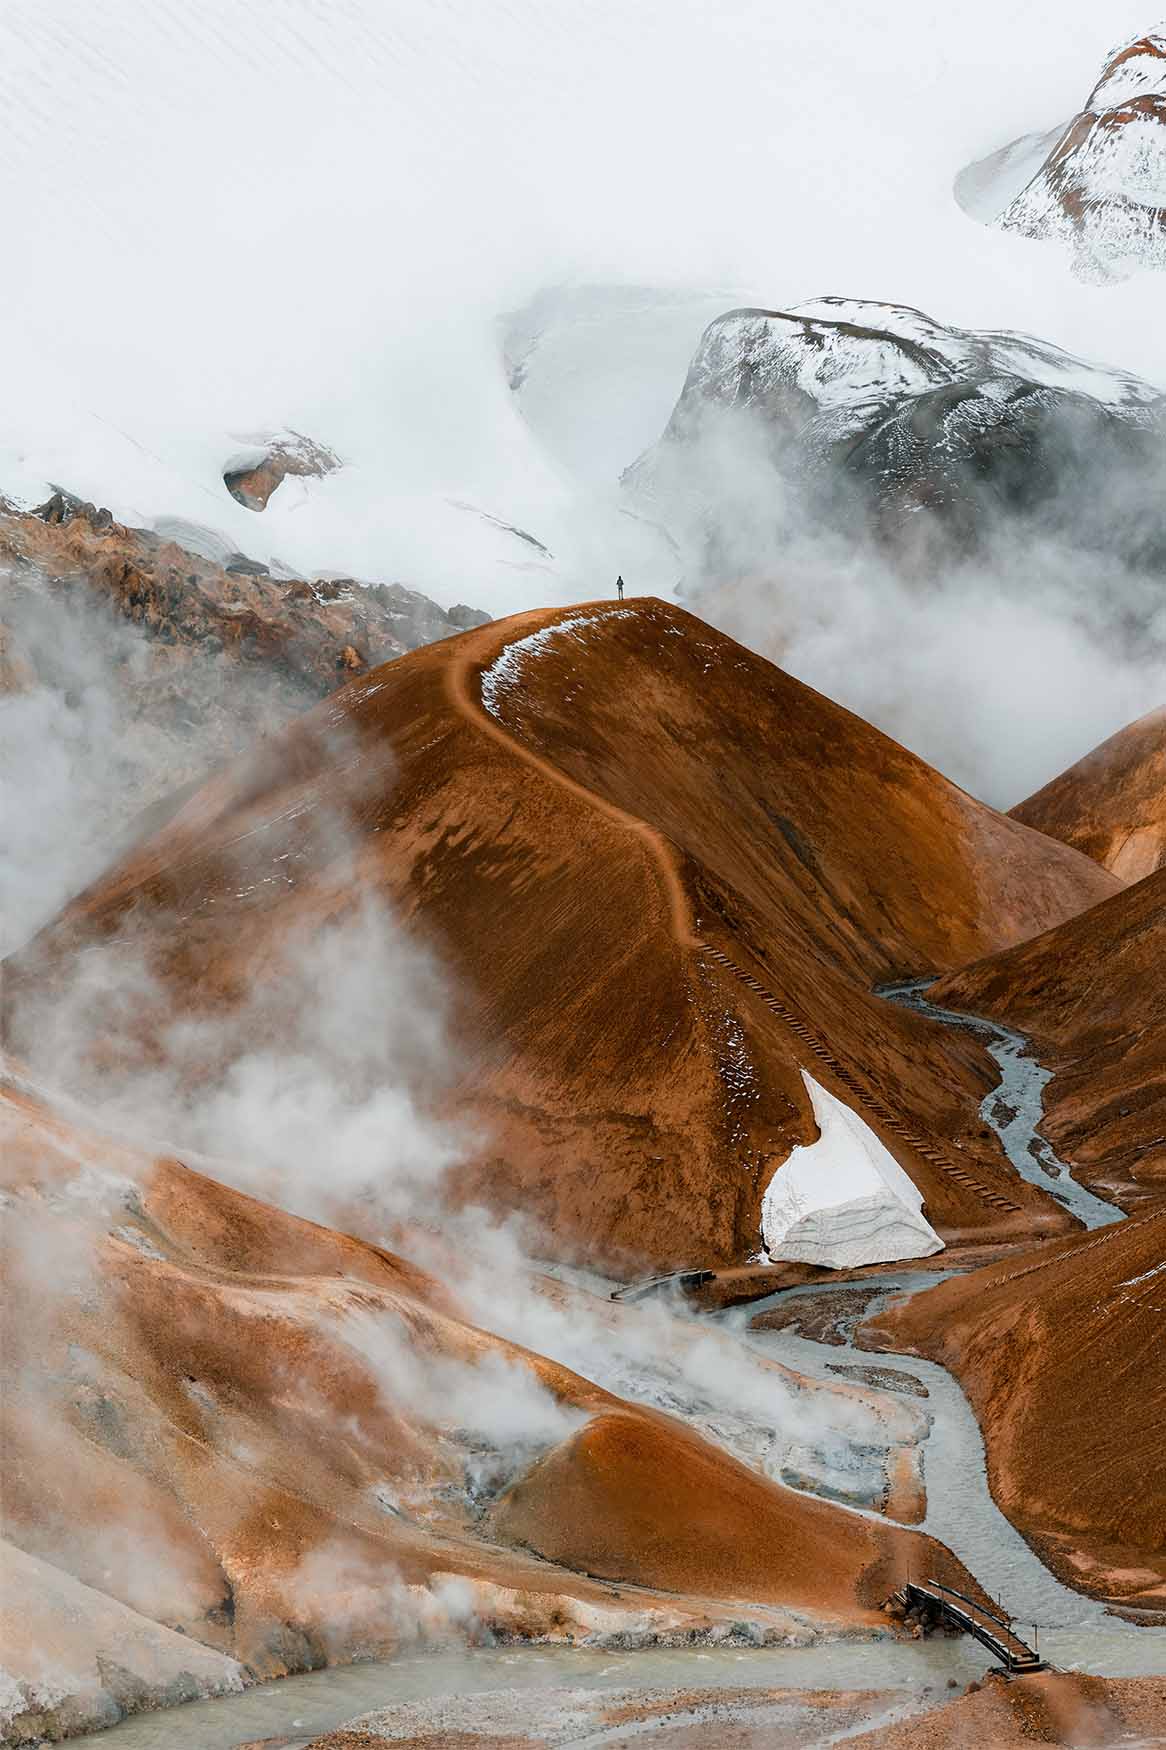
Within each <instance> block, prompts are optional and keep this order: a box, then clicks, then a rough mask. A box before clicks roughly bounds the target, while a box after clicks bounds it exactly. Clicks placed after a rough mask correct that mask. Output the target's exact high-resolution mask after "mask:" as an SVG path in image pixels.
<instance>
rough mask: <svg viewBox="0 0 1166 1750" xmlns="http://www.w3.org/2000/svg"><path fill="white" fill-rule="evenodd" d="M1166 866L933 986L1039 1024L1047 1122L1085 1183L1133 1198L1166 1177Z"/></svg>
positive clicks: (967, 1003)
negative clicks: (1165, 987) (1165, 986)
mask: <svg viewBox="0 0 1166 1750" xmlns="http://www.w3.org/2000/svg"><path fill="white" fill-rule="evenodd" d="M1164 954H1166V870H1163V869H1159V870H1158V871H1157V872H1156V873H1155V874H1153V875H1148V876H1146V878H1145V880H1143V881H1139V882H1137V883H1135V885H1134V886H1132V887H1127V888H1126V889H1125V890H1124V891H1123V892H1121V893H1117V894H1114V895H1113V896H1112V898H1110V899H1107V900H1105V901H1104V902H1103V903H1102V904H1100V905H1096V906H1093V907H1091V908H1090V909H1089V910H1088V911H1085V912H1082V913H1081V914H1080V915H1079V916H1078V917H1076V918H1073V919H1070V921H1069V922H1068V923H1066V924H1062V925H1060V926H1058V927H1057V928H1056V929H1053V930H1050V931H1048V932H1047V933H1046V934H1044V935H1041V936H1038V937H1036V938H1035V939H1034V940H1032V941H1031V942H1025V943H1022V944H1021V945H1020V946H1018V947H1016V948H1013V949H1010V950H1008V951H1007V952H1006V953H1004V954H999V955H995V956H993V957H992V958H990V959H988V960H985V961H983V962H981V963H980V964H978V965H974V966H970V967H968V968H966V969H965V970H963V971H961V972H957V973H955V974H954V975H953V976H951V977H948V978H944V979H941V980H940V982H939V983H938V984H937V985H936V986H935V987H934V988H933V990H932V991H931V992H930V993H929V995H931V996H933V997H934V998H935V1000H936V1001H938V1002H944V1003H948V1004H949V1005H950V1006H952V1007H954V1008H957V1009H967V1010H970V1011H971V1012H973V1013H975V1014H985V1015H994V1016H996V1017H997V1019H999V1020H1002V1021H1007V1022H1008V1023H1009V1024H1010V1025H1011V1026H1015V1027H1019V1028H1020V1029H1021V1030H1022V1031H1024V1032H1027V1033H1031V1034H1032V1035H1033V1037H1034V1038H1035V1040H1036V1042H1037V1045H1038V1048H1039V1051H1040V1056H1041V1058H1042V1061H1043V1062H1045V1063H1046V1064H1052V1066H1053V1067H1054V1068H1055V1070H1056V1074H1055V1076H1054V1078H1053V1080H1052V1082H1051V1083H1050V1084H1049V1085H1048V1087H1047V1088H1046V1090H1045V1096H1044V1107H1045V1118H1044V1120H1043V1123H1042V1128H1043V1129H1044V1131H1045V1133H1046V1134H1047V1135H1048V1136H1049V1137H1050V1139H1051V1140H1052V1141H1053V1143H1054V1145H1055V1146H1056V1149H1057V1152H1058V1153H1059V1154H1060V1155H1061V1157H1062V1159H1064V1160H1067V1161H1070V1162H1072V1163H1073V1165H1074V1169H1075V1175H1076V1177H1077V1178H1079V1179H1080V1180H1081V1181H1082V1182H1083V1183H1084V1184H1087V1185H1090V1186H1092V1187H1094V1188H1095V1189H1097V1190H1099V1191H1101V1192H1102V1193H1103V1194H1107V1195H1109V1196H1114V1197H1117V1198H1119V1199H1120V1200H1121V1201H1122V1202H1123V1204H1125V1205H1126V1207H1129V1206H1130V1205H1131V1204H1132V1203H1137V1202H1140V1201H1142V1200H1144V1199H1145V1198H1147V1197H1152V1196H1156V1195H1161V1191H1162V1188H1163V1187H1164V1186H1166V1141H1164V1139H1166V1079H1164V1077H1163V1068H1164V1066H1166V1024H1164V1022H1163V1016H1162V966H1163V956H1164Z"/></svg>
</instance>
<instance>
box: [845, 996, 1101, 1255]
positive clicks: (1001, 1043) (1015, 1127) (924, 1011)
mask: <svg viewBox="0 0 1166 1750" xmlns="http://www.w3.org/2000/svg"><path fill="white" fill-rule="evenodd" d="M930 983H932V980H931V979H928V978H918V979H912V980H911V981H910V982H909V983H906V984H895V985H886V986H884V988H883V989H882V990H880V991H879V992H878V995H879V996H881V997H883V998H885V1000H886V1001H887V1002H892V1003H901V1004H902V1005H903V1007H904V1008H908V1009H914V1010H915V1011H916V1012H917V1013H918V1014H920V1015H926V1016H928V1017H929V1019H931V1020H933V1021H942V1022H943V1024H944V1025H945V1026H947V1027H962V1028H963V1029H964V1030H965V1032H968V1033H974V1034H975V1036H976V1038H977V1039H979V1040H980V1041H981V1043H982V1044H984V1045H985V1046H986V1047H987V1049H988V1054H989V1056H990V1057H992V1058H994V1059H995V1061H996V1064H997V1066H998V1068H999V1070H1000V1080H999V1082H997V1084H996V1086H995V1087H994V1088H993V1089H992V1091H991V1093H989V1094H987V1095H985V1097H984V1100H983V1102H982V1104H981V1106H980V1117H981V1118H982V1119H983V1120H984V1123H985V1124H986V1125H988V1127H989V1129H991V1130H994V1131H995V1132H996V1135H997V1136H998V1137H999V1138H1000V1141H1001V1144H1002V1145H1003V1148H1004V1152H1005V1154H1006V1155H1007V1156H1008V1159H1009V1160H1010V1161H1011V1162H1012V1165H1013V1166H1014V1167H1015V1168H1016V1170H1017V1172H1018V1173H1019V1174H1020V1176H1021V1178H1022V1179H1027V1180H1028V1182H1029V1184H1030V1185H1035V1186H1037V1188H1038V1189H1039V1190H1041V1191H1047V1192H1048V1194H1049V1196H1050V1197H1052V1198H1055V1200H1056V1201H1057V1202H1058V1203H1059V1204H1060V1205H1061V1207H1062V1208H1063V1209H1067V1210H1068V1211H1069V1213H1070V1215H1075V1216H1076V1217H1077V1219H1078V1221H1080V1222H1082V1223H1083V1224H1084V1226H1085V1227H1087V1228H1095V1227H1107V1226H1108V1225H1109V1224H1110V1223H1112V1222H1115V1221H1122V1220H1124V1219H1125V1218H1124V1216H1123V1214H1122V1211H1121V1210H1120V1209H1117V1208H1115V1207H1114V1205H1113V1204H1112V1203H1106V1202H1105V1200H1104V1199H1103V1198H1101V1197H1095V1196H1094V1195H1093V1193H1092V1192H1091V1191H1086V1189H1085V1187H1084V1186H1083V1185H1078V1184H1077V1182H1076V1180H1075V1179H1074V1178H1073V1176H1072V1174H1071V1173H1070V1171H1069V1169H1068V1167H1067V1166H1065V1164H1064V1162H1062V1161H1059V1160H1058V1159H1057V1157H1056V1154H1055V1153H1054V1152H1053V1147H1052V1144H1051V1143H1050V1142H1049V1141H1048V1139H1047V1138H1046V1137H1043V1136H1042V1135H1041V1133H1040V1130H1039V1129H1038V1126H1039V1124H1040V1121H1041V1118H1042V1117H1043V1116H1044V1091H1045V1084H1046V1083H1047V1082H1050V1081H1051V1080H1052V1076H1053V1072H1052V1070H1051V1069H1044V1068H1042V1066H1041V1064H1040V1063H1039V1061H1038V1060H1037V1057H1036V1055H1035V1054H1034V1053H1033V1052H1032V1050H1031V1047H1030V1045H1029V1042H1028V1040H1027V1039H1026V1038H1025V1036H1024V1034H1023V1033H1016V1032H1014V1031H1013V1030H1012V1028H1011V1027H1001V1026H1000V1024H999V1023H998V1022H996V1021H986V1020H985V1019H984V1018H983V1016H982V1015H961V1014H960V1013H959V1012H958V1010H956V1009H941V1008H939V1007H938V1006H937V1005H936V1004H935V1003H929V1002H928V1000H927V996H926V991H927V987H928V985H929V984H930Z"/></svg>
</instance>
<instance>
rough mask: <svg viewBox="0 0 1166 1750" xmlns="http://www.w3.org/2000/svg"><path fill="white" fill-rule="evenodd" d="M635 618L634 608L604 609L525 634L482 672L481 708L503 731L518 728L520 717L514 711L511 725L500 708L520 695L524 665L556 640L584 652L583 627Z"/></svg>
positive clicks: (524, 670)
mask: <svg viewBox="0 0 1166 1750" xmlns="http://www.w3.org/2000/svg"><path fill="white" fill-rule="evenodd" d="M634 618H635V610H634V609H633V608H605V609H602V610H601V611H600V612H598V613H591V614H568V615H567V617H566V618H565V619H562V620H557V621H556V622H555V624H554V625H553V626H540V627H539V629H538V631H537V632H528V633H527V635H526V637H525V638H517V639H515V641H514V643H513V644H507V645H506V647H505V649H504V650H502V651H501V652H500V653H499V654H498V655H497V656H496V657H495V658H494V661H493V662H492V663H491V664H490V666H489V668H488V669H485V670H484V671H483V674H482V678H481V692H482V704H483V705H484V706H485V708H486V710H487V711H488V712H489V713H490V715H491V717H493V718H494V719H495V721H496V722H498V723H501V724H502V725H503V727H504V728H507V729H514V728H517V727H518V725H519V722H520V717H519V714H518V713H517V711H513V712H511V713H510V721H507V717H506V715H504V711H503V707H504V706H505V705H506V704H507V702H512V701H513V696H514V694H516V693H518V692H520V691H521V688H522V682H523V677H524V675H525V672H526V668H527V664H528V663H529V662H530V661H531V660H532V659H533V658H535V657H537V656H538V655H539V654H540V652H542V651H545V650H547V649H549V648H550V646H551V644H553V643H554V642H555V641H556V640H557V639H562V638H567V639H570V640H571V641H573V642H574V643H576V644H578V645H579V647H580V649H584V650H585V649H586V648H587V642H586V639H584V638H582V637H580V633H581V631H582V629H583V627H584V626H593V625H595V624H597V623H598V622H599V621H601V620H604V621H606V620H630V619H634Z"/></svg>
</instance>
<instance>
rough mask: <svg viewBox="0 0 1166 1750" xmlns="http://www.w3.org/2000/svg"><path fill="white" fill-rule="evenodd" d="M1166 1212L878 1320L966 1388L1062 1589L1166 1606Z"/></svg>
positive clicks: (958, 1284)
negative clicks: (1165, 1445)
mask: <svg viewBox="0 0 1166 1750" xmlns="http://www.w3.org/2000/svg"><path fill="white" fill-rule="evenodd" d="M1164 1319H1166V1210H1164V1209H1163V1208H1162V1206H1161V1205H1160V1204H1159V1206H1158V1207H1157V1209H1156V1210H1153V1211H1150V1212H1149V1213H1146V1214H1141V1215H1136V1216H1133V1217H1131V1218H1130V1219H1129V1220H1128V1221H1123V1222H1119V1223H1118V1224H1117V1225H1116V1226H1113V1227H1105V1228H1101V1229H1099V1230H1098V1231H1097V1232H1096V1233H1092V1234H1089V1235H1087V1236H1080V1235H1077V1236H1073V1237H1072V1238H1070V1239H1066V1240H1061V1241H1058V1242H1057V1243H1056V1244H1055V1245H1050V1246H1042V1247H1041V1248H1040V1251H1039V1254H1038V1255H1030V1256H1029V1257H1028V1258H1026V1259H1022V1260H1021V1261H1020V1262H1019V1263H1016V1262H1014V1261H1013V1262H1006V1263H1001V1264H993V1265H989V1266H988V1267H987V1268H986V1269H983V1270H976V1271H974V1272H973V1273H972V1274H971V1275H970V1276H960V1277H952V1278H950V1279H949V1280H948V1281H946V1282H943V1283H941V1284H940V1286H939V1287H938V1288H934V1289H931V1290H929V1291H928V1293H926V1294H921V1295H917V1296H916V1297H915V1298H914V1299H913V1300H912V1301H910V1302H909V1303H905V1304H903V1305H901V1306H900V1307H898V1308H891V1309H889V1310H888V1311H886V1312H884V1313H882V1314H881V1315H880V1316H879V1317H878V1318H877V1319H876V1320H875V1321H874V1324H873V1326H872V1327H870V1328H871V1329H873V1330H875V1331H878V1332H881V1333H882V1335H883V1336H884V1338H885V1339H886V1341H887V1343H888V1346H889V1347H891V1348H894V1349H898V1350H902V1349H904V1348H907V1349H911V1350H913V1351H914V1352H915V1353H917V1354H922V1355H929V1356H931V1357H932V1358H933V1359H935V1360H936V1361H940V1362H942V1363H943V1364H944V1366H946V1367H949V1368H950V1369H951V1370H952V1372H953V1373H954V1374H956V1376H957V1377H958V1378H959V1380H960V1382H961V1384H962V1385H963V1387H964V1389H965V1390H966V1392H967V1394H968V1397H969V1399H970V1400H971V1403H972V1406H973V1408H974V1409H975V1411H976V1415H977V1417H978V1419H979V1422H980V1426H981V1428H982V1429H983V1431H984V1439H985V1443H986V1445H987V1452H988V1476H989V1482H990V1484H991V1488H992V1494H993V1496H994V1497H995V1499H996V1501H997V1502H998V1503H999V1505H1000V1507H1001V1508H1002V1509H1003V1511H1004V1512H1005V1513H1007V1515H1008V1517H1009V1518H1010V1519H1011V1520H1013V1522H1014V1523H1015V1524H1016V1525H1017V1526H1018V1527H1019V1529H1020V1530H1021V1531H1022V1532H1023V1534H1024V1536H1025V1537H1026V1539H1027V1540H1028V1542H1029V1543H1031V1544H1032V1545H1033V1547H1034V1548H1035V1550H1036V1551H1037V1554H1038V1555H1039V1556H1040V1557H1041V1559H1042V1560H1043V1561H1044V1562H1046V1563H1047V1564H1048V1566H1049V1567H1051V1568H1052V1569H1053V1570H1054V1572H1055V1573H1057V1574H1058V1575H1059V1576H1060V1578H1061V1579H1062V1580H1063V1581H1064V1582H1065V1584H1066V1585H1069V1586H1074V1587H1077V1588H1078V1589H1081V1590H1084V1591H1087V1592H1091V1593H1093V1595H1094V1596H1095V1597H1100V1598H1107V1599H1110V1600H1112V1601H1113V1602H1115V1603H1120V1604H1122V1605H1124V1606H1126V1607H1132V1608H1133V1609H1135V1610H1136V1609H1142V1610H1150V1611H1158V1612H1161V1611H1163V1610H1166V1547H1164V1545H1163V1527H1164V1526H1166V1472H1164V1471H1163V1467H1162V1458H1161V1441H1162V1427H1163V1420H1164V1418H1166V1368H1164V1367H1163V1364H1162V1328H1163V1320H1164Z"/></svg>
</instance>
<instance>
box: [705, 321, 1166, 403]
mask: <svg viewBox="0 0 1166 1750" xmlns="http://www.w3.org/2000/svg"><path fill="white" fill-rule="evenodd" d="M997 377H1000V378H1006V377H1018V378H1022V379H1024V380H1025V381H1027V382H1030V383H1037V384H1040V385H1042V386H1043V387H1046V388H1055V389H1068V390H1071V391H1073V392H1075V393H1079V394H1085V395H1089V396H1091V397H1092V398H1093V399H1094V400H1095V401H1099V402H1101V403H1102V404H1103V405H1104V406H1107V407H1111V408H1113V409H1114V410H1115V411H1127V410H1128V411H1133V410H1136V409H1139V408H1143V407H1147V406H1149V405H1151V404H1152V403H1153V402H1155V401H1157V400H1158V399H1159V398H1160V391H1159V390H1157V389H1156V388H1154V386H1153V385H1152V384H1150V383H1147V382H1144V381H1142V379H1141V378H1139V377H1135V376H1134V375H1132V373H1130V372H1128V371H1122V370H1116V369H1114V368H1113V367H1111V366H1108V365H1100V364H1092V363H1089V362H1088V361H1087V360H1084V359H1079V358H1074V357H1073V355H1072V354H1071V353H1068V352H1065V351H1064V350H1063V349H1062V348H1061V347H1057V346H1053V345H1051V344H1050V343H1049V342H1047V341H1042V340H1039V339H1037V338H1036V337H1035V336H1034V335H1029V334H1015V333H1009V332H1006V331H993V330H985V331H982V332H978V331H976V330H973V329H965V328H954V327H948V326H946V325H945V324H943V323H942V322H937V321H936V320H935V319H934V318H933V317H931V316H927V315H925V314H924V312H923V311H922V310H913V309H910V308H909V307H907V306H905V305H902V304H881V303H874V302H871V301H869V300H866V299H861V298H841V297H827V298H815V299H812V300H810V301H809V302H807V303H803V304H796V305H794V306H793V307H792V308H791V309H790V310H757V309H750V310H730V311H728V312H727V313H726V314H725V315H724V316H720V317H718V318H717V320H716V321H715V322H712V323H710V324H709V326H708V328H706V330H705V332H704V334H703V336H702V338H701V343H700V346H699V348H698V349H697V352H696V355H695V356H694V358H693V361H692V364H691V366H690V368H689V372H688V378H687V381H686V383H685V386H684V391H683V394H682V396H681V399H680V402H679V403H678V407H677V413H678V414H679V413H681V410H682V409H683V408H684V405H685V402H686V401H689V402H691V401H692V400H693V399H695V398H700V399H701V400H703V401H719V402H722V403H725V404H727V405H733V406H739V405H741V404H742V403H752V404H754V405H763V404H764V403H765V402H766V400H767V398H769V397H771V396H773V395H774V394H775V393H777V392H779V391H782V390H796V391H798V393H799V394H801V395H804V396H807V397H809V398H810V400H811V401H812V402H813V404H814V408H815V409H823V410H826V409H829V410H841V409H847V408H854V409H867V408H869V407H870V406H872V405H874V404H879V403H887V402H891V401H894V400H897V399H899V398H900V397H902V396H904V395H919V394H923V393H925V392H926V391H928V390H930V389H936V388H941V387H945V386H947V385H949V384H955V383H968V382H983V381H987V380H989V379H991V378H997ZM807 411H809V409H807ZM673 417H674V419H675V417H676V415H674V416H673Z"/></svg>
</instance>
